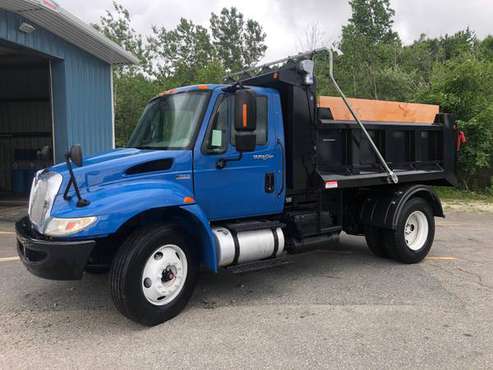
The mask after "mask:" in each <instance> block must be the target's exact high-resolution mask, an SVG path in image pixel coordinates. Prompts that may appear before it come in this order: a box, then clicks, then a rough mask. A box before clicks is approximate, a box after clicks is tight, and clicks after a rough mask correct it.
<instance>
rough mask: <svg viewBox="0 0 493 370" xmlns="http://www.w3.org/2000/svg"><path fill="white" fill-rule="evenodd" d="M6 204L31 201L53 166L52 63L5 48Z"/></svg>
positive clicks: (0, 79) (1, 176) (1, 75)
mask: <svg viewBox="0 0 493 370" xmlns="http://www.w3.org/2000/svg"><path fill="white" fill-rule="evenodd" d="M0 85H1V88H0V201H1V202H9V201H25V200H26V199H27V197H28V194H29V189H30V187H31V183H32V179H33V177H34V175H35V173H36V171H38V170H40V169H42V168H45V167H47V166H50V165H51V164H52V163H53V154H52V153H53V142H54V138H53V117H52V104H51V87H50V85H51V77H50V61H49V59H48V58H46V57H44V56H41V55H38V54H33V53H32V52H30V51H29V50H28V49H22V48H18V47H13V46H12V45H8V44H5V43H0Z"/></svg>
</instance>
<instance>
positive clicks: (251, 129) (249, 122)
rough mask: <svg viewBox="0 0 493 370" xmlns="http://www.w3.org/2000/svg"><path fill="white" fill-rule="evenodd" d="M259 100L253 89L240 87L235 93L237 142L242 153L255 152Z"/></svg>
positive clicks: (237, 147)
mask: <svg viewBox="0 0 493 370" xmlns="http://www.w3.org/2000/svg"><path fill="white" fill-rule="evenodd" d="M256 128H257V100H256V95H255V92H254V91H253V90H251V89H240V90H237V91H236V93H235V131H236V133H235V143H236V150H237V151H238V152H240V153H243V152H253V151H254V150H255V147H256V141H257V135H256V134H255V129H256Z"/></svg>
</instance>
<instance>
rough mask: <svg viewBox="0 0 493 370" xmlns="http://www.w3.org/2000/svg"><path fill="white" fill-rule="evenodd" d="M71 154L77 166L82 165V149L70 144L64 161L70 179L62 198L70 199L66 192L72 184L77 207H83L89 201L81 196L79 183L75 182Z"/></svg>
mask: <svg viewBox="0 0 493 370" xmlns="http://www.w3.org/2000/svg"><path fill="white" fill-rule="evenodd" d="M73 155H74V156H75V157H76V158H75V163H76V164H77V165H78V166H82V150H81V148H80V145H72V147H71V148H70V150H69V151H68V152H67V153H65V163H66V165H67V169H68V172H69V174H70V179H69V181H68V184H67V187H66V188H65V191H64V193H63V199H65V200H70V199H71V197H70V196H69V195H68V192H69V190H70V187H71V186H72V185H73V186H74V190H75V195H76V196H77V207H85V206H88V205H89V204H90V203H91V202H89V201H88V200H87V199H84V198H82V196H81V195H80V190H79V185H78V184H77V180H76V178H75V175H74V171H73V168H72V161H73V158H72V156H73Z"/></svg>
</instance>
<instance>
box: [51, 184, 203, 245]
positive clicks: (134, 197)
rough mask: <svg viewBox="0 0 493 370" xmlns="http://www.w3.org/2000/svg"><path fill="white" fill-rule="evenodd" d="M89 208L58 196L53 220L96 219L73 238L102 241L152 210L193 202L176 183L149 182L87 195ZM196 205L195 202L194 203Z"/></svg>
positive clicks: (188, 193) (188, 192) (191, 194)
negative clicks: (141, 214) (102, 238)
mask: <svg viewBox="0 0 493 370" xmlns="http://www.w3.org/2000/svg"><path fill="white" fill-rule="evenodd" d="M85 196H86V198H87V199H88V200H90V202H91V203H90V204H89V205H88V206H87V207H83V208H77V207H76V206H75V199H72V200H70V201H69V202H67V201H65V200H64V199H63V198H62V197H60V196H58V197H57V200H56V201H55V204H54V206H53V210H52V213H51V216H52V217H61V218H76V217H89V216H96V217H97V218H98V220H97V222H96V223H95V224H94V225H92V226H91V227H90V228H88V229H86V230H83V231H81V232H80V233H78V234H76V235H73V236H71V237H70V238H71V239H75V238H77V239H80V238H84V239H87V238H100V237H105V236H108V235H111V234H113V233H115V232H116V231H117V230H118V229H119V228H120V227H121V226H122V225H123V224H124V223H125V222H127V221H128V220H130V219H131V218H132V217H134V216H136V215H138V214H140V213H142V212H145V211H149V210H152V209H159V208H167V207H181V206H185V205H187V204H189V203H187V202H186V200H185V199H186V198H187V201H188V202H190V199H188V198H192V200H193V193H192V191H191V190H190V189H188V188H186V187H185V186H182V185H180V184H177V183H176V182H174V181H168V180H156V179H147V180H145V181H142V180H139V181H134V182H127V183H115V184H112V185H108V186H104V187H101V188H100V189H98V190H97V191H94V192H87V193H86V194H85ZM193 202H194V201H193Z"/></svg>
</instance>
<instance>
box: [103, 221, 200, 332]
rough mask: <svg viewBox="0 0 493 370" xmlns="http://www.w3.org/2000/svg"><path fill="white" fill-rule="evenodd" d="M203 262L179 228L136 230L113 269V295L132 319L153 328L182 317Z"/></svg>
mask: <svg viewBox="0 0 493 370" xmlns="http://www.w3.org/2000/svg"><path fill="white" fill-rule="evenodd" d="M198 269H199V261H198V256H197V253H196V250H195V249H194V248H193V245H192V243H190V242H189V241H188V240H186V237H185V235H184V234H183V233H181V232H180V230H179V229H178V228H177V227H175V226H169V225H165V226H162V225H157V226H152V227H146V228H143V229H140V230H138V231H136V232H135V233H134V234H132V235H131V236H130V237H129V238H128V239H127V241H126V242H125V243H124V244H123V245H122V247H121V248H120V250H119V251H118V253H117V255H116V257H115V260H114V262H113V265H112V268H111V273H110V277H111V295H112V298H113V301H114V303H115V306H116V307H117V308H118V310H119V311H120V312H121V313H122V314H123V315H125V316H126V317H128V318H129V319H131V320H133V321H136V322H138V323H141V324H144V325H148V326H153V325H157V324H160V323H162V322H164V321H167V320H169V319H171V318H173V317H175V316H176V315H178V314H179V313H180V312H181V311H182V310H183V308H184V307H185V305H186V304H187V302H188V300H189V299H190V296H191V295H192V292H193V288H194V286H195V283H196V280H197V274H198Z"/></svg>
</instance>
